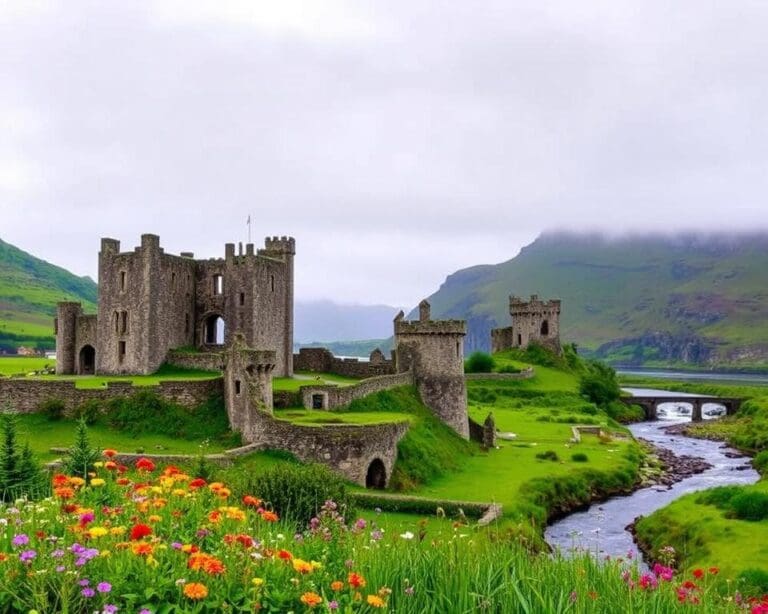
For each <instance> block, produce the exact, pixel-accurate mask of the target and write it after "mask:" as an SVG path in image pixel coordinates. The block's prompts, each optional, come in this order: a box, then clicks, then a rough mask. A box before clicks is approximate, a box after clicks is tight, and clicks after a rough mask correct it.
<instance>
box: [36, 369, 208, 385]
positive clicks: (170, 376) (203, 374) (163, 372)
mask: <svg viewBox="0 0 768 614" xmlns="http://www.w3.org/2000/svg"><path fill="white" fill-rule="evenodd" d="M217 377H221V373H219V372H218V371H199V370H196V369H183V368H181V367H173V366H170V365H163V366H162V367H160V369H158V370H157V372H155V373H153V374H152V375H39V376H34V377H31V378H30V379H38V380H45V381H73V382H75V386H76V387H77V388H101V387H102V386H105V385H106V384H107V383H108V382H131V383H132V384H133V385H134V386H157V385H158V384H159V383H160V382H179V381H190V380H207V379H216V378H217Z"/></svg>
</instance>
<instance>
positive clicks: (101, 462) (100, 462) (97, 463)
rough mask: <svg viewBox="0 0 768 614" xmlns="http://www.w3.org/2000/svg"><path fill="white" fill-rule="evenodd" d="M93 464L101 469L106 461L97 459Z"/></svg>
mask: <svg viewBox="0 0 768 614" xmlns="http://www.w3.org/2000/svg"><path fill="white" fill-rule="evenodd" d="M93 466H94V467H96V468H97V469H101V468H102V467H103V466H104V462H103V461H96V462H95V463H93Z"/></svg>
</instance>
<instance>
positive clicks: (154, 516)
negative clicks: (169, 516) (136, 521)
mask: <svg viewBox="0 0 768 614" xmlns="http://www.w3.org/2000/svg"><path fill="white" fill-rule="evenodd" d="M162 519H163V518H162V516H158V515H157V514H152V515H151V516H150V517H149V518H148V520H149V522H160V521H161V520H162Z"/></svg>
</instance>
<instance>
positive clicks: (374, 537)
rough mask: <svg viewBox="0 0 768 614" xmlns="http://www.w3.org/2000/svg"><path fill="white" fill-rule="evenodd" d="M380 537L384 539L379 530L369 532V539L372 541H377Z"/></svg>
mask: <svg viewBox="0 0 768 614" xmlns="http://www.w3.org/2000/svg"><path fill="white" fill-rule="evenodd" d="M382 537H384V534H383V533H382V532H381V529H374V530H373V531H371V539H372V540H373V541H379V540H380V539H381V538H382Z"/></svg>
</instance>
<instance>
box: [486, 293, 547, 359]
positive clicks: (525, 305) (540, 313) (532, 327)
mask: <svg viewBox="0 0 768 614" xmlns="http://www.w3.org/2000/svg"><path fill="white" fill-rule="evenodd" d="M509 315H510V316H512V326H508V327H506V328H495V329H493V330H492V331H491V351H492V352H494V353H495V352H501V351H503V350H509V349H512V348H523V349H524V348H527V347H528V345H529V344H530V343H538V344H539V345H543V346H545V347H547V348H549V349H551V350H554V351H555V352H560V301H559V300H550V301H542V300H540V299H539V297H538V296H537V295H535V294H533V295H531V300H530V301H525V300H523V299H521V298H518V297H516V296H510V297H509Z"/></svg>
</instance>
